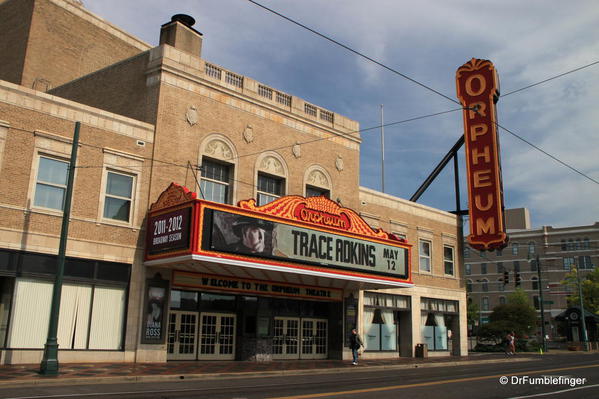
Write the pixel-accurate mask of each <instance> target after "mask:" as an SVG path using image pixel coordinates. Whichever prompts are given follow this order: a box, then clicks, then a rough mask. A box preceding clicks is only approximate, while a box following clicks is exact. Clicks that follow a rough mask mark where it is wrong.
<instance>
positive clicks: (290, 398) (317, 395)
mask: <svg viewBox="0 0 599 399" xmlns="http://www.w3.org/2000/svg"><path fill="white" fill-rule="evenodd" d="M591 367H599V364H590V365H586V366H572V367H561V368H556V369H546V370H530V371H522V372H518V373H507V374H494V375H485V376H480V377H467V378H456V379H452V380H441V381H430V382H420V383H417V384H405V385H392V386H388V387H379V388H364V389H353V390H349V391H338V392H323V393H313V394H308V395H295V396H281V397H278V398H270V399H309V398H324V397H330V396H341V395H355V394H358V393H367V392H382V391H392V390H395V389H406V388H416V387H424V386H430V385H443V384H453V383H456V382H466V381H480V380H490V379H493V378H499V377H503V376H512V375H529V374H542V373H555V372H557V371H566V370H577V369H585V368H591Z"/></svg>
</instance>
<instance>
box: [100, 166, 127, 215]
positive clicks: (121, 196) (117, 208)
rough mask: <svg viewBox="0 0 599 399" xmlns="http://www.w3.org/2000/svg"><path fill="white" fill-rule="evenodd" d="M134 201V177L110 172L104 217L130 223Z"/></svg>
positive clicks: (107, 181)
mask: <svg viewBox="0 0 599 399" xmlns="http://www.w3.org/2000/svg"><path fill="white" fill-rule="evenodd" d="M132 200H133V176H129V175H125V174H122V173H116V172H111V171H109V172H108V176H107V180H106V196H105V198H104V217H105V218H106V219H113V220H120V221H123V222H129V221H130V218H131V202H132Z"/></svg>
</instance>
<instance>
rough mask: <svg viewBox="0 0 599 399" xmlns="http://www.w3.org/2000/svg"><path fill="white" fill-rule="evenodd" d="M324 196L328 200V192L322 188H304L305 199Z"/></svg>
mask: <svg viewBox="0 0 599 399" xmlns="http://www.w3.org/2000/svg"><path fill="white" fill-rule="evenodd" d="M320 196H324V197H326V198H330V196H331V195H330V191H329V190H327V189H324V188H318V187H312V186H306V197H320Z"/></svg>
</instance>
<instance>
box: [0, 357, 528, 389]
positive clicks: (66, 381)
mask: <svg viewBox="0 0 599 399" xmlns="http://www.w3.org/2000/svg"><path fill="white" fill-rule="evenodd" d="M532 360H535V358H532V357H510V358H501V359H484V360H456V361H448V362H434V363H432V362H431V363H411V364H388V365H380V366H367V365H365V366H358V367H343V368H342V367H336V368H328V369H327V368H322V369H310V370H272V371H249V372H239V373H202V374H184V375H181V374H166V375H165V374H160V375H136V376H110V377H65V378H60V377H58V378H56V377H39V378H22V379H14V380H5V381H0V388H19V387H25V386H49V385H91V384H115V383H126V382H159V381H182V380H187V381H189V380H214V379H241V378H268V377H272V376H283V375H305V374H314V373H315V372H316V373H319V374H338V373H352V372H357V371H376V370H391V369H397V370H400V369H413V368H433V367H453V366H463V365H476V364H489V363H513V362H526V361H532Z"/></svg>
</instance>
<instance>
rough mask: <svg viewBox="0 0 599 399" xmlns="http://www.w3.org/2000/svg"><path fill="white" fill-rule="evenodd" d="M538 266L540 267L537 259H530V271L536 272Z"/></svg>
mask: <svg viewBox="0 0 599 399" xmlns="http://www.w3.org/2000/svg"><path fill="white" fill-rule="evenodd" d="M538 268H539V265H538V264H537V261H536V259H532V260H531V261H530V271H531V272H536V271H537V269H538Z"/></svg>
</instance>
